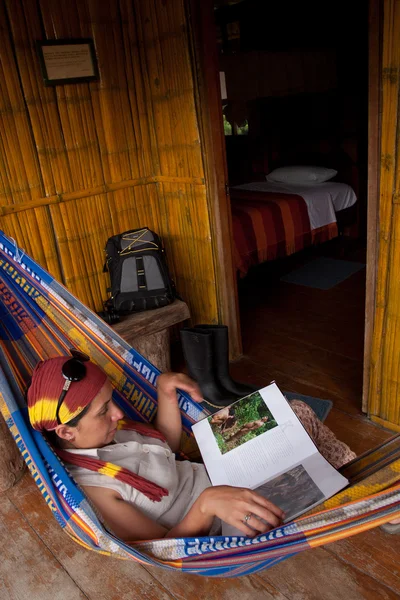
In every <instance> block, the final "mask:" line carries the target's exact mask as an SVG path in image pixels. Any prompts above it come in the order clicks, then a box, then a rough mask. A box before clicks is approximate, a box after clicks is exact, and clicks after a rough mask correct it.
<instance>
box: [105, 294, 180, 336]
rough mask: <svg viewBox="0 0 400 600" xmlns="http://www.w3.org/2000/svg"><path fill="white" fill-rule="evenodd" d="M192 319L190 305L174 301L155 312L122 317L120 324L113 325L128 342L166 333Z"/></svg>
mask: <svg viewBox="0 0 400 600" xmlns="http://www.w3.org/2000/svg"><path fill="white" fill-rule="evenodd" d="M189 318H190V312H189V307H188V305H187V304H186V303H185V302H183V301H182V300H174V301H173V302H172V304H168V306H163V307H162V308H155V309H153V310H144V311H142V312H138V313H132V314H130V315H126V316H124V317H121V320H120V321H119V323H115V325H113V326H112V327H113V329H114V330H115V331H116V332H117V333H119V334H120V335H121V336H122V337H123V338H125V339H126V340H127V341H129V342H130V341H131V340H134V339H135V338H138V337H142V336H144V335H146V336H147V335H151V334H153V333H158V332H159V331H164V330H165V329H168V327H171V326H172V325H176V324H177V323H181V322H182V321H185V320H186V319H189Z"/></svg>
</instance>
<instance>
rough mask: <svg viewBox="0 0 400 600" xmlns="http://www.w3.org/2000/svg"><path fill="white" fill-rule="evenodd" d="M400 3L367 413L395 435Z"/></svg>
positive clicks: (394, 14)
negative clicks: (393, 431)
mask: <svg viewBox="0 0 400 600" xmlns="http://www.w3.org/2000/svg"><path fill="white" fill-rule="evenodd" d="M399 40H400V1H399V0H384V2H383V51H382V69H381V71H382V121H381V122H382V125H381V169H380V206H379V230H378V240H379V259H378V265H377V288H376V307H375V321H374V333H373V342H372V354H371V374H370V395H369V407H368V408H369V413H370V415H371V418H372V419H373V420H374V421H377V422H378V423H381V424H382V425H388V426H390V427H391V428H392V429H395V430H398V431H400V177H399V176H400V118H399V112H398V111H399V108H400V106H399V93H400V41H399Z"/></svg>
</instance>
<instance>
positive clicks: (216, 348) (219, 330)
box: [194, 324, 259, 398]
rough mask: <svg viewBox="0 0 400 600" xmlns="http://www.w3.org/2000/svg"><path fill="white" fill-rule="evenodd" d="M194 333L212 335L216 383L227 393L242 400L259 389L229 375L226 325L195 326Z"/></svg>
mask: <svg viewBox="0 0 400 600" xmlns="http://www.w3.org/2000/svg"><path fill="white" fill-rule="evenodd" d="M194 329H195V330H196V331H205V332H207V331H209V332H210V333H212V340H213V353H214V371H215V376H216V380H217V382H218V383H219V384H220V385H221V386H222V387H223V388H225V389H226V390H228V392H231V393H232V394H235V395H236V396H239V398H243V396H248V395H249V394H251V393H252V392H256V391H257V390H258V389H259V388H258V387H257V386H255V385H251V384H247V383H241V382H239V381H235V380H234V379H232V377H231V376H230V374H229V337H228V327H227V326H226V325H203V324H202V325H196V327H195V328H194Z"/></svg>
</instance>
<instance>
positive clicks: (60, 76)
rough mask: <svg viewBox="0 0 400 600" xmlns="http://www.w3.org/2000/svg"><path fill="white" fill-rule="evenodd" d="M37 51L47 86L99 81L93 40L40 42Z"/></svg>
mask: <svg viewBox="0 0 400 600" xmlns="http://www.w3.org/2000/svg"><path fill="white" fill-rule="evenodd" d="M37 51H38V54H39V60H40V67H41V70H42V75H43V79H44V83H45V85H59V84H63V83H79V82H82V81H95V80H96V79H99V70H98V67H97V59H96V52H95V48H94V43H93V40H92V39H86V38H84V39H61V40H45V41H38V42H37Z"/></svg>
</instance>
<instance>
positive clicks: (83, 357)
mask: <svg viewBox="0 0 400 600" xmlns="http://www.w3.org/2000/svg"><path fill="white" fill-rule="evenodd" d="M70 353H71V355H72V358H70V359H69V360H67V361H66V362H65V363H64V364H63V366H62V369H61V371H62V375H63V377H64V379H65V383H64V385H63V389H62V390H61V394H60V397H59V399H58V403H57V410H56V419H57V423H58V425H62V423H61V420H60V415H59V413H60V408H61V405H62V403H63V402H64V399H65V396H66V395H67V393H68V390H69V388H70V387H71V383H72V382H73V381H82V379H84V377H85V376H86V366H85V362H88V361H89V360H90V357H89V356H88V355H87V354H84V352H80V351H79V350H75V349H74V348H72V349H71V350H70Z"/></svg>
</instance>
